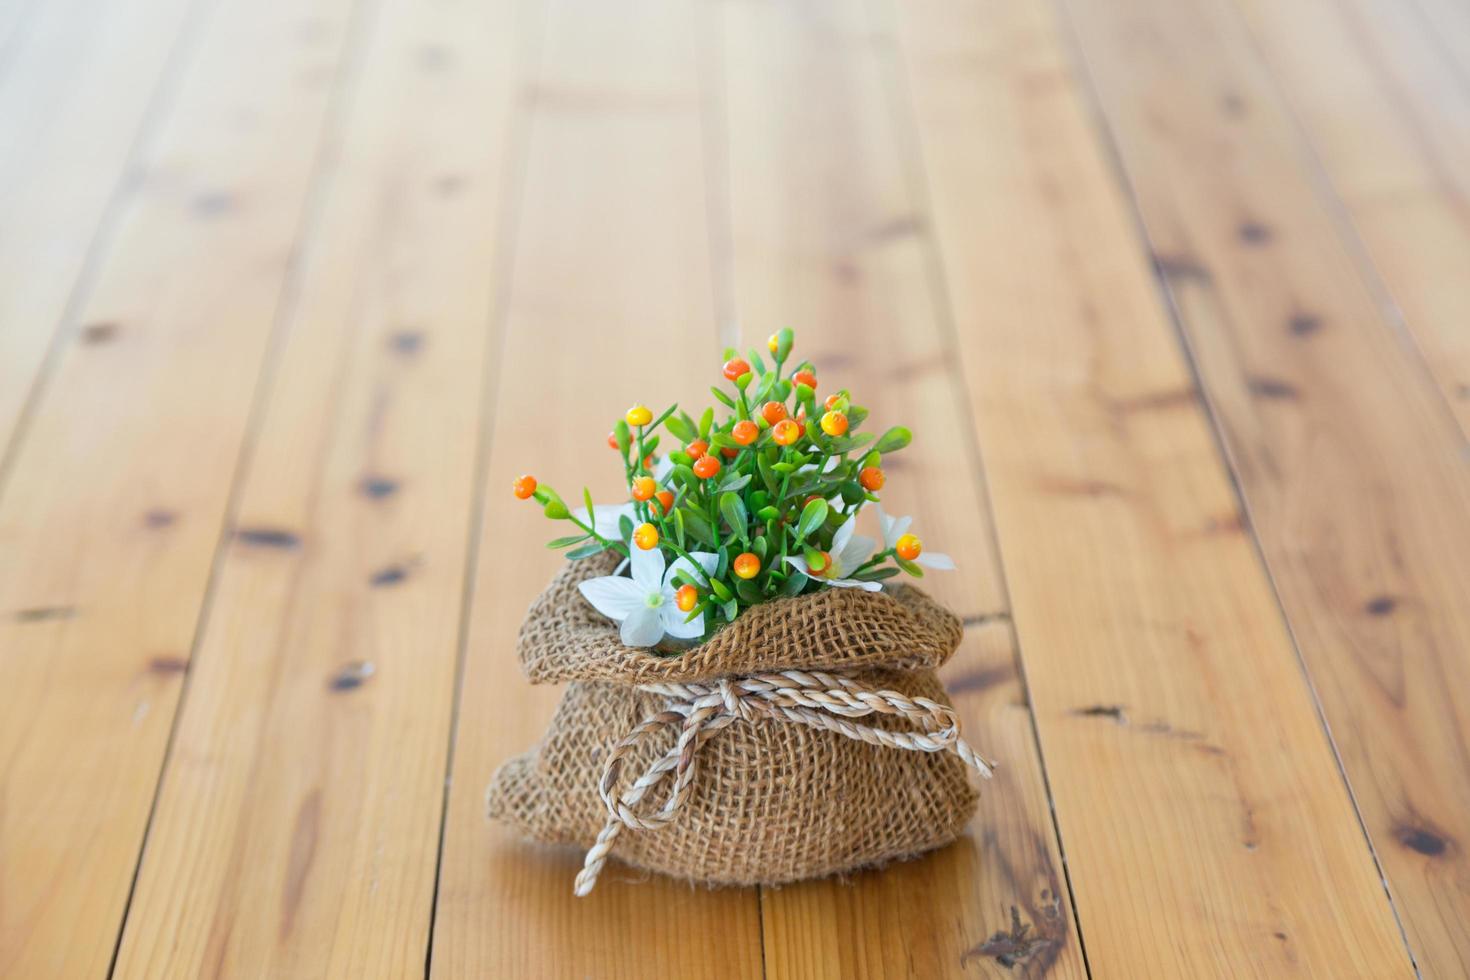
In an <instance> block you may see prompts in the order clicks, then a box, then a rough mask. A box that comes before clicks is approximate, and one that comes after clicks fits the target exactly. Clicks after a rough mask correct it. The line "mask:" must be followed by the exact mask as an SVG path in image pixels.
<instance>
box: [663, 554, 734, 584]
mask: <svg viewBox="0 0 1470 980" xmlns="http://www.w3.org/2000/svg"><path fill="white" fill-rule="evenodd" d="M689 558H693V559H694V561H697V562H699V567H700V569H701V570H703V572H704V574H705V577H706V578H707V577H709V576H711V575H713V574H714V573H715V567H716V566H717V565H719V563H720V556H719V555H712V554H710V553H709V552H708V551H691V552H690V553H689ZM689 558H685V557H684V556H683V555H680V556H679V557H678V558H675V559H674V563H673V564H672V565H670V566H669V570H668V572H666V573H665V574H664V581H665V582H673V581H674V574H675V573H676V572H684V573H685V574H687V575H688V576H689V577H690V578H692V579H694V581H696V582H698V581H699V574H698V573H697V572H696V571H695V570H694V562H691V561H690V560H689Z"/></svg>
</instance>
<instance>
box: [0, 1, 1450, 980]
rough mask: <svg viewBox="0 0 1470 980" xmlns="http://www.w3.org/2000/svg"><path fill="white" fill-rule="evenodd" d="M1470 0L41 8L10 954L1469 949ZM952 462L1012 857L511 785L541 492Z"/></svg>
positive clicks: (594, 964) (133, 961) (227, 970)
mask: <svg viewBox="0 0 1470 980" xmlns="http://www.w3.org/2000/svg"><path fill="white" fill-rule="evenodd" d="M1467 66H1470V6H1467V5H1466V4H1465V3H1464V2H1463V0H1292V2H1290V3H1280V2H1273V0H1128V2H1117V3H1095V2H1088V0H863V2H857V0H619V2H617V3H606V2H598V0H544V2H531V0H524V2H518V0H433V2H426V0H0V976H3V977H6V978H17V980H19V978H49V977H83V978H89V977H101V976H104V975H109V974H110V975H114V976H117V977H125V978H144V977H146V978H155V977H183V978H193V977H204V976H211V977H212V976H269V977H322V976H342V977H351V978H367V977H393V978H397V977H406V976H413V975H420V974H424V973H428V974H431V975H432V976H434V977H543V976H544V977H561V976H567V977H571V976H577V977H582V976H589V977H645V976H669V977H702V976H711V977H715V976H718V977H725V976H732V977H733V976H742V977H743V976H767V977H809V976H822V977H843V978H846V977H880V976H905V975H907V976H915V977H924V978H933V977H944V976H990V977H1040V976H1048V977H1082V976H1087V975H1091V976H1094V977H1124V978H1136V977H1166V978H1179V977H1190V978H1193V977H1207V976H1220V977H1247V976H1250V977H1271V978H1276V977H1285V976H1294V975H1303V976H1307V975H1310V976H1321V977H1333V978H1343V977H1371V978H1379V977H1399V976H1412V975H1413V974H1414V972H1415V971H1416V970H1417V971H1418V973H1419V974H1420V975H1422V976H1424V977H1435V978H1439V977H1445V978H1451V977H1465V976H1467V975H1470V443H1467V432H1470V168H1467V167H1466V162H1467V161H1470V67H1467ZM780 326H792V327H794V328H795V329H796V330H797V337H798V344H799V345H800V347H801V354H802V355H803V356H809V357H811V358H813V359H815V360H816V361H817V362H818V363H819V364H820V365H821V366H822V367H823V368H824V371H825V373H824V375H823V376H824V378H827V377H830V378H833V379H834V381H835V383H840V384H843V385H846V386H848V387H851V388H852V389H853V390H854V391H855V392H857V393H859V397H860V398H861V400H862V401H863V402H864V403H866V404H867V405H868V406H870V407H871V408H872V409H873V411H874V413H875V417H878V418H882V419H887V420H889V421H893V422H898V421H903V422H906V423H907V424H908V425H910V426H911V427H912V428H913V430H914V432H915V440H914V445H913V447H912V448H911V450H909V451H908V452H906V453H905V455H904V456H903V457H902V462H903V463H904V464H905V465H903V467H902V468H901V469H897V468H896V469H895V472H894V473H893V474H892V478H891V480H890V488H889V492H887V493H886V494H885V496H886V497H887V499H888V500H889V502H890V503H892V504H893V505H894V508H895V509H896V510H898V511H899V512H902V513H915V514H917V515H919V524H920V525H921V526H922V527H924V528H926V529H927V530H926V535H925V536H926V538H927V539H928V540H930V541H931V542H932V543H935V544H936V546H937V545H939V544H941V543H942V550H944V551H947V552H949V553H951V554H953V555H955V556H956V557H957V558H958V559H959V562H960V566H961V571H959V572H958V573H955V574H952V575H950V576H949V577H948V578H940V577H938V576H936V577H935V578H934V579H932V580H931V581H932V582H933V588H934V589H935V591H936V592H937V593H938V594H939V595H940V596H941V597H942V598H943V599H944V600H945V601H946V602H948V603H949V604H950V605H951V606H952V607H953V608H954V609H955V610H956V612H958V613H959V614H961V615H963V616H964V617H965V621H966V624H967V630H966V639H965V642H964V645H963V647H962V649H961V652H960V654H959V655H958V656H957V658H956V660H955V662H954V663H953V664H952V665H951V667H950V668H948V674H947V680H948V682H949V685H950V690H951V691H952V692H953V695H954V697H955V700H956V702H957V704H958V706H959V708H960V710H961V713H962V715H963V719H964V724H965V725H966V732H967V735H968V736H969V738H970V739H971V740H972V741H973V742H974V743H975V744H976V745H978V746H981V747H982V748H983V750H984V751H985V752H986V753H987V754H988V755H990V756H993V757H995V758H997V759H999V760H1001V762H1002V768H1001V770H1000V772H999V774H998V776H997V778H996V780H995V781H994V782H993V783H992V784H989V785H988V786H987V788H986V793H985V796H984V798H983V800H982V803H981V807H980V811H979V813H978V815H977V816H976V818H975V821H974V823H973V825H972V827H971V831H970V834H969V836H968V837H967V838H966V839H964V840H962V841H961V842H960V843H958V844H956V845H954V846H952V847H950V848H948V849H946V850H944V851H941V852H939V853H936V854H934V855H931V856H930V857H928V858H925V859H923V860H920V861H916V862H913V863H911V864H908V865H903V866H899V867H895V868H892V869H890V870H888V871H886V872H882V873H865V874H859V875H857V876H855V877H854V878H853V879H852V880H851V881H846V882H836V881H820V882H812V883H808V884H803V885H799V886H794V887H786V888H781V889H762V890H759V891H757V890H747V891H738V890H725V891H714V892H710V891H703V890H691V889H690V888H688V887H687V886H681V885H676V884H673V883H671V882H669V881H666V880H662V879H659V878H646V877H644V876H640V875H637V874H635V873H633V872H631V871H629V870H628V869H626V868H622V867H615V868H613V869H612V870H611V871H609V873H608V874H606V875H604V878H603V883H602V884H601V886H600V887H599V888H598V890H597V891H596V892H595V893H594V895H593V896H592V897H591V898H589V899H585V900H578V899H574V898H573V897H572V877H573V875H574V873H575V870H576V868H577V867H578V866H579V862H580V855H579V854H577V853H575V852H573V851H560V850H553V849H549V848H543V847H539V846H536V845H531V844H526V843H522V842H521V841H519V840H518V839H517V838H516V837H515V835H514V834H513V833H512V832H510V831H508V830H506V829H505V828H502V827H500V826H496V825H491V824H489V823H487V821H486V820H485V818H484V815H483V808H482V803H483V792H484V788H485V785H486V783H487V782H488V779H489V776H490V774H491V772H492V771H493V770H494V769H495V767H496V766H497V765H499V764H500V763H501V762H502V761H504V760H505V759H506V758H508V757H509V756H511V755H512V754H515V753H518V752H520V751H522V750H524V749H525V748H527V747H528V746H530V745H531V744H532V743H533V742H534V741H535V740H536V738H537V737H538V735H539V733H540V732H541V731H542V730H543V729H544V727H545V725H546V723H547V721H548V719H549V717H550V713H551V711H552V709H553V707H554V705H555V703H556V701H557V698H558V693H559V692H558V691H556V690H550V689H541V688H531V687H529V686H528V685H526V683H525V682H524V680H523V678H522V677H521V675H520V672H519V669H518V666H517V664H516V661H515V658H514V655H513V645H514V640H515V635H516V630H517V627H518V625H519V620H520V616H521V614H522V612H523V611H524V609H525V607H526V605H527V603H528V602H529V600H530V599H531V597H532V596H533V595H534V594H535V593H536V592H537V591H538V590H539V588H540V586H541V585H542V584H544V582H545V581H546V580H547V578H548V577H549V576H550V575H551V574H552V573H553V571H554V569H555V567H556V566H557V564H558V562H559V561H560V560H561V559H560V558H559V557H558V555H556V554H555V553H553V552H551V551H548V550H547V549H545V548H544V547H543V546H542V544H543V542H544V541H545V540H546V538H548V537H549V536H551V534H552V533H553V532H552V530H551V529H549V528H548V526H547V525H546V524H545V522H544V521H543V520H541V519H540V518H539V516H537V515H535V514H534V513H533V512H532V511H531V510H530V509H529V508H527V507H526V506H525V505H523V504H519V503H518V502H517V501H515V500H514V499H513V498H512V497H511V494H510V493H509V486H510V482H511V478H512V477H513V476H514V475H515V474H517V473H520V472H523V471H531V472H534V473H536V474H538V475H539V476H541V477H542V478H543V479H545V480H547V481H549V482H551V483H553V484H555V485H557V486H560V487H562V488H563V489H570V488H574V487H579V486H580V485H581V484H582V483H583V482H587V483H589V484H590V485H591V487H592V490H593V493H594V495H595V496H596V497H598V498H599V499H604V500H607V499H614V496H613V495H615V494H616V493H617V490H618V479H619V474H618V473H617V472H616V471H615V469H614V468H613V467H611V466H609V465H608V457H607V456H606V449H605V448H603V433H605V432H606V430H607V429H608V428H609V425H610V423H611V421H612V420H613V419H614V418H616V416H617V414H618V413H619V412H621V411H622V409H623V408H624V407H626V405H627V404H629V403H630V402H633V401H635V400H642V401H647V402H648V403H649V404H661V403H663V402H665V401H667V400H672V399H679V400H681V401H684V402H686V403H688V404H697V403H702V402H703V401H706V400H708V394H707V387H708V385H709V384H710V383H711V382H712V381H714V380H718V376H717V372H718V361H719V358H720V351H721V350H722V348H723V347H724V346H725V345H726V344H727V343H733V342H736V341H737V340H743V341H745V342H747V343H749V342H759V340H760V338H763V337H764V336H765V335H766V334H767V333H769V332H770V331H771V330H773V329H775V328H777V327H780Z"/></svg>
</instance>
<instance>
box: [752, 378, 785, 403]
mask: <svg viewBox="0 0 1470 980" xmlns="http://www.w3.org/2000/svg"><path fill="white" fill-rule="evenodd" d="M780 380H781V377H780V375H778V374H776V372H775V371H767V372H766V373H765V374H762V375H761V383H760V384H758V385H756V389H755V400H756V401H758V402H763V401H768V400H769V399H770V396H771V389H772V388H774V387H776V384H777V383H778V382H779V381H780Z"/></svg>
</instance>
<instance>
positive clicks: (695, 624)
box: [659, 602, 704, 640]
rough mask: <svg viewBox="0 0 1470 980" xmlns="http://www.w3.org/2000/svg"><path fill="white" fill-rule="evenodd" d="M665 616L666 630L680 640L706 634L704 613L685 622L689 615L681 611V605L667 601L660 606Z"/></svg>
mask: <svg viewBox="0 0 1470 980" xmlns="http://www.w3.org/2000/svg"><path fill="white" fill-rule="evenodd" d="M659 610H660V612H662V613H663V617H664V632H665V633H667V634H669V635H670V636H672V637H676V638H677V639H680V640H692V639H694V638H695V637H699V636H703V635H704V613H700V614H699V615H698V616H695V617H694V619H693V620H692V621H690V622H687V623H686V622H684V617H685V616H687V615H689V614H688V613H685V612H680V611H679V607H678V606H676V605H674V604H673V603H671V602H670V603H665V604H664V605H663V606H661V607H659Z"/></svg>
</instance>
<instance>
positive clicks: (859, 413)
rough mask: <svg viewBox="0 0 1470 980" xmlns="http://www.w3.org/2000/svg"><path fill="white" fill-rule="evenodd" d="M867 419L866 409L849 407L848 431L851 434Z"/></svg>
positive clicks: (856, 406) (859, 406)
mask: <svg viewBox="0 0 1470 980" xmlns="http://www.w3.org/2000/svg"><path fill="white" fill-rule="evenodd" d="M867 417H868V410H867V409H866V408H863V407H862V406H861V405H853V406H851V407H849V408H848V410H847V429H848V431H849V432H851V431H852V430H853V429H856V428H857V427H858V426H860V425H862V424H863V420H864V419H866V418H867Z"/></svg>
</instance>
